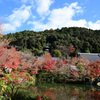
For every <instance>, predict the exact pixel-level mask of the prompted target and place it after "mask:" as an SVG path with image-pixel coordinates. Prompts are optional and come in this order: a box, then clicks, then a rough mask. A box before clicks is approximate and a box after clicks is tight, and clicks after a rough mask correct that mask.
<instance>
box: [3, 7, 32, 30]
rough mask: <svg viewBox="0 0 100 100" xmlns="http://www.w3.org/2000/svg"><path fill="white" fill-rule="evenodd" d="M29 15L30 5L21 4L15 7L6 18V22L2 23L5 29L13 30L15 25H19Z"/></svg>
mask: <svg viewBox="0 0 100 100" xmlns="http://www.w3.org/2000/svg"><path fill="white" fill-rule="evenodd" d="M30 15H31V6H25V5H23V6H21V7H20V8H19V9H15V10H14V11H13V14H11V15H9V16H8V17H7V18H6V19H7V20H8V23H5V24H4V27H5V28H6V30H7V31H15V30H16V28H17V27H20V26H21V25H22V24H23V23H25V22H26V21H27V20H28V19H29V17H30Z"/></svg>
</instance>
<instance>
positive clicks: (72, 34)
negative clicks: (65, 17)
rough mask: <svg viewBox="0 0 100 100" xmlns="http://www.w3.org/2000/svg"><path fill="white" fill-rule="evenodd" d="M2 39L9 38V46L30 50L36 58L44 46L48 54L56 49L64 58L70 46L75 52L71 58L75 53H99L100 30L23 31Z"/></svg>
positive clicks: (41, 52)
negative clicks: (47, 49)
mask: <svg viewBox="0 0 100 100" xmlns="http://www.w3.org/2000/svg"><path fill="white" fill-rule="evenodd" d="M3 38H6V39H10V38H11V42H10V45H13V46H15V45H16V46H18V48H19V49H20V50H30V51H31V52H33V53H34V55H36V56H38V55H41V54H43V49H44V47H45V46H46V45H48V46H49V47H50V52H52V51H53V50H55V49H58V50H60V51H61V53H62V55H63V56H65V57H67V55H69V54H70V53H69V51H68V48H69V46H71V45H73V46H74V47H75V52H74V53H73V54H70V55H72V56H75V55H76V54H77V52H91V53H100V30H90V29H86V28H79V27H71V28H67V27H64V28H62V29H56V30H53V29H50V30H45V31H41V32H35V31H26V30H25V31H21V32H16V33H9V34H7V35H4V37H3Z"/></svg>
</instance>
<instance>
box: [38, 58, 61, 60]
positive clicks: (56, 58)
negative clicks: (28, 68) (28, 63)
mask: <svg viewBox="0 0 100 100" xmlns="http://www.w3.org/2000/svg"><path fill="white" fill-rule="evenodd" d="M37 59H41V60H43V59H44V58H43V57H37ZM52 60H60V58H58V57H52Z"/></svg>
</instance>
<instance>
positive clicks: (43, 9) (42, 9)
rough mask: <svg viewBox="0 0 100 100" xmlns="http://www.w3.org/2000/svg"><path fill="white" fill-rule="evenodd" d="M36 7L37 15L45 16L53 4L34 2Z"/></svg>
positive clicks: (51, 1)
mask: <svg viewBox="0 0 100 100" xmlns="http://www.w3.org/2000/svg"><path fill="white" fill-rule="evenodd" d="M35 1H36V5H37V8H36V10H37V12H38V14H39V15H41V16H42V15H47V14H48V13H49V12H50V11H49V7H50V5H51V4H52V3H53V0H35Z"/></svg>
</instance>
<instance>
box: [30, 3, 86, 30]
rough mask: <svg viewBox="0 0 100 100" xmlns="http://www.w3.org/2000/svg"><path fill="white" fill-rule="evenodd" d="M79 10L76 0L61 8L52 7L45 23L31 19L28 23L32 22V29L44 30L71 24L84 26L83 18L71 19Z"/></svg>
mask: <svg viewBox="0 0 100 100" xmlns="http://www.w3.org/2000/svg"><path fill="white" fill-rule="evenodd" d="M81 12H82V9H81V7H80V6H78V3H77V2H75V3H72V4H70V5H68V6H65V7H63V8H59V9H53V10H52V11H51V12H50V15H49V17H48V22H47V23H46V24H44V23H43V21H33V22H29V23H28V24H32V25H33V29H34V30H44V29H50V28H53V29H56V28H61V27H71V26H79V27H85V25H86V24H87V22H86V21H85V20H84V19H81V20H78V21H76V20H73V17H74V16H75V15H76V14H78V13H81Z"/></svg>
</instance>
